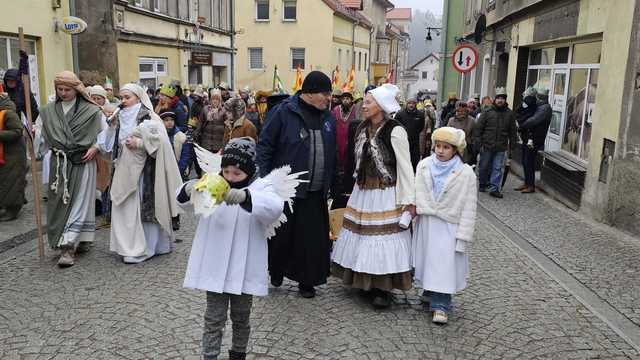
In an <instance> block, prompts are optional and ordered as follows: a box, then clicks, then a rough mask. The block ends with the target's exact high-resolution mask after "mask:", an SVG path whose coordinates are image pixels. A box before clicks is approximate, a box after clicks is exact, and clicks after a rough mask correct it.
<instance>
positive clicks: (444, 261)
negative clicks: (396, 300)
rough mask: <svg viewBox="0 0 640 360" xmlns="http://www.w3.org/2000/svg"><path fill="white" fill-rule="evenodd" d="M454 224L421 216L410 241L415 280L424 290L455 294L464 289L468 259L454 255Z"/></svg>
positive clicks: (463, 255)
mask: <svg viewBox="0 0 640 360" xmlns="http://www.w3.org/2000/svg"><path fill="white" fill-rule="evenodd" d="M457 229H458V225H457V224H451V223H448V222H446V221H444V220H442V219H440V218H438V217H435V216H425V215H420V216H418V218H417V221H416V228H415V231H414V233H413V241H412V251H411V253H412V257H413V259H412V264H413V267H414V268H415V281H416V282H417V284H418V286H419V287H422V288H423V289H425V290H430V291H435V292H439V293H443V294H455V293H457V292H458V291H461V290H463V289H464V288H465V287H467V276H468V274H469V256H468V255H467V253H466V252H465V253H460V252H456V230H457Z"/></svg>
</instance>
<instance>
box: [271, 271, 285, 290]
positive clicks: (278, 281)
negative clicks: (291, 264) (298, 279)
mask: <svg viewBox="0 0 640 360" xmlns="http://www.w3.org/2000/svg"><path fill="white" fill-rule="evenodd" d="M283 280H284V276H282V274H271V285H273V286H275V287H280V286H282V281H283Z"/></svg>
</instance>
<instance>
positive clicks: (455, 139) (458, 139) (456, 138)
mask: <svg viewBox="0 0 640 360" xmlns="http://www.w3.org/2000/svg"><path fill="white" fill-rule="evenodd" d="M431 141H433V144H434V145H435V143H436V141H442V142H446V143H447V144H451V145H453V146H455V147H456V149H457V150H458V154H460V156H462V155H463V154H464V149H465V148H466V147H467V142H466V140H465V135H464V131H462V130H460V129H456V128H454V127H450V126H443V127H440V128H437V129H436V130H435V131H434V132H433V134H432V135H431Z"/></svg>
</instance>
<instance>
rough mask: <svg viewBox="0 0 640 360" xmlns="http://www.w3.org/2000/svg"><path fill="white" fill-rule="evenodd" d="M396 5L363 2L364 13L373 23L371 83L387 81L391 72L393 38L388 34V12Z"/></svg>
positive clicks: (378, 0)
mask: <svg viewBox="0 0 640 360" xmlns="http://www.w3.org/2000/svg"><path fill="white" fill-rule="evenodd" d="M393 7H394V5H393V3H391V2H390V1H389V0H363V1H362V9H363V10H362V13H363V14H364V16H365V17H366V18H367V19H368V20H369V21H370V22H371V24H372V29H371V34H370V36H371V50H370V52H371V71H370V72H369V83H371V84H375V85H377V84H379V83H381V82H384V81H386V78H387V76H388V75H389V72H390V70H391V52H392V49H393V48H392V46H391V45H392V44H391V40H392V39H391V38H390V36H389V34H388V33H387V11H389V10H391V9H393Z"/></svg>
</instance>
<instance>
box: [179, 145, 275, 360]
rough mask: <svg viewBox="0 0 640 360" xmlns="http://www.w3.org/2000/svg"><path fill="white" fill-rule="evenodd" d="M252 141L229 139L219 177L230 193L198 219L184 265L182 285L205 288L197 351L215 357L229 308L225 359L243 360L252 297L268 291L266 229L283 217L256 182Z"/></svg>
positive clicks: (186, 197) (269, 189)
mask: <svg viewBox="0 0 640 360" xmlns="http://www.w3.org/2000/svg"><path fill="white" fill-rule="evenodd" d="M254 161H255V142H254V141H253V139H250V138H238V139H233V140H231V141H230V142H229V143H228V144H227V146H226V147H225V148H224V153H223V156H222V176H223V177H224V178H225V180H226V181H227V182H228V183H229V184H230V186H231V189H230V190H229V192H228V193H227V194H226V196H225V198H224V200H225V202H224V203H222V204H221V205H220V206H219V207H218V208H217V209H215V211H214V213H213V214H212V215H210V216H208V217H203V218H201V219H200V222H199V224H198V228H197V230H196V234H195V238H194V240H193V245H192V249H191V255H190V256H189V262H188V264H187V273H186V276H185V279H184V287H187V288H193V289H200V290H205V291H206V292H207V308H206V311H205V315H204V333H203V337H202V347H203V349H202V353H203V357H204V359H217V358H218V355H219V354H220V345H221V342H222V331H223V329H224V326H225V323H226V320H227V310H228V308H229V303H230V304H231V320H232V321H233V337H232V347H231V350H230V351H229V359H244V358H245V357H246V351H247V344H248V340H249V333H250V325H249V316H250V314H251V305H252V296H253V295H256V296H265V295H267V293H268V273H267V239H266V235H265V234H266V232H267V229H268V227H269V226H270V225H271V224H273V223H274V222H275V221H277V220H278V219H279V218H280V215H281V214H282V210H283V206H284V202H283V201H282V199H281V198H280V197H278V195H277V194H276V191H275V189H274V188H273V186H272V185H271V183H270V182H268V181H265V180H264V179H256V166H255V162H254ZM193 186H194V181H190V182H187V183H186V184H185V185H184V186H183V187H182V188H181V189H180V191H179V193H178V196H177V199H178V204H179V205H180V206H183V207H186V206H187V205H189V204H190V197H191V193H192V191H193Z"/></svg>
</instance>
